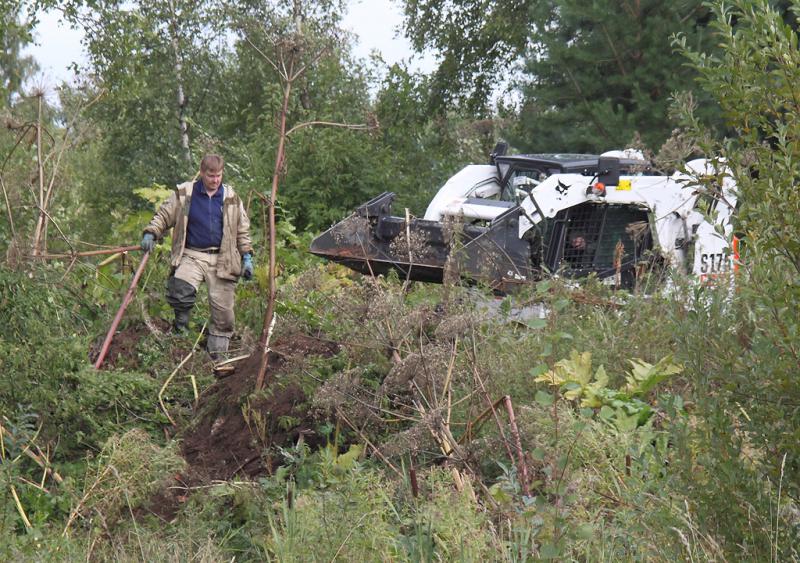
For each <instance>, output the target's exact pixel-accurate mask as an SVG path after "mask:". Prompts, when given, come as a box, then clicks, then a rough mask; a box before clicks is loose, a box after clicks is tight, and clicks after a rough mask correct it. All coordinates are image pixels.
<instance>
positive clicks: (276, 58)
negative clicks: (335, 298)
mask: <svg viewBox="0 0 800 563" xmlns="http://www.w3.org/2000/svg"><path fill="white" fill-rule="evenodd" d="M245 40H246V41H247V43H248V44H249V45H250V46H251V47H253V49H254V50H255V51H256V52H257V53H258V54H259V55H260V56H261V57H262V58H263V59H264V60H265V61H266V62H267V63H268V64H269V65H270V66H271V67H272V68H273V69H274V70H275V71H276V72H277V73H278V76H279V77H280V82H281V89H282V90H283V100H282V103H281V110H280V114H279V116H278V147H277V149H276V151H275V166H274V169H273V172H272V187H271V191H270V198H269V203H268V207H269V274H268V284H269V287H268V294H267V312H266V314H265V315H264V323H263V328H262V330H261V338H260V339H259V347H258V349H259V353H260V354H261V362H260V364H259V368H258V374H257V375H256V391H260V390H261V389H262V388H263V387H264V384H265V383H269V382H268V381H265V379H266V373H267V368H268V365H269V338H270V336H271V334H272V329H273V327H274V323H275V301H276V299H277V281H276V277H277V267H276V258H275V254H276V238H277V229H276V227H275V202H276V201H277V199H278V187H279V185H280V180H281V176H282V175H283V173H284V171H285V166H286V142H287V141H288V138H289V136H290V135H291V134H292V133H294V132H295V131H298V130H300V129H303V128H306V127H312V126H317V125H321V126H329V127H330V126H332V127H344V128H346V129H359V130H366V129H370V126H367V125H353V124H348V123H335V122H330V121H307V122H303V123H299V124H297V125H295V126H294V127H291V128H289V127H288V123H287V118H288V113H289V102H290V101H291V97H292V89H293V87H294V84H295V82H296V81H297V80H299V79H300V78H302V77H303V75H305V73H306V71H307V70H308V67H309V66H311V65H312V64H314V63H316V62H317V61H319V59H321V58H322V57H323V55H325V53H327V52H328V49H327V47H323V48H321V49H318V50H317V51H316V52H315V53H313V55H312V56H311V57H310V58H309V60H308V61H306V62H304V61H303V60H302V58H301V57H302V54H303V50H304V49H303V47H304V45H303V44H304V42H305V37H304V36H303V33H302V31H301V30H298V31H297V32H296V33H294V34H292V35H289V36H286V37H281V38H278V39H276V40H275V41H273V42H272V45H271V47H272V49H273V52H274V54H273V55H269V54H267V53H265V52H264V51H263V50H261V49H260V48H259V47H258V46H257V45H255V43H253V41H252V40H251V39H250V37H247V36H246V37H245Z"/></svg>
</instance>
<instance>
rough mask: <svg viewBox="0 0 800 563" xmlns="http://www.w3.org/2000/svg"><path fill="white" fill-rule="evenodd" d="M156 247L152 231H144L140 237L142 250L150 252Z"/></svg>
mask: <svg viewBox="0 0 800 563" xmlns="http://www.w3.org/2000/svg"><path fill="white" fill-rule="evenodd" d="M155 247H156V237H155V236H153V233H145V234H144V236H143V237H142V250H144V251H145V252H150V251H151V250H153V249H154V248H155Z"/></svg>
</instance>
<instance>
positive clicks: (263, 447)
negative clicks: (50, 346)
mask: <svg viewBox="0 0 800 563" xmlns="http://www.w3.org/2000/svg"><path fill="white" fill-rule="evenodd" d="M157 328H158V329H160V330H163V331H164V332H166V331H167V330H168V329H169V325H168V323H166V321H159V323H158V325H157ZM150 331H152V326H150V327H148V326H146V325H145V324H144V323H139V324H132V325H131V326H128V327H126V328H124V329H122V330H120V331H119V332H118V333H117V334H116V335H115V337H114V340H113V341H112V345H111V347H110V348H109V352H108V354H107V356H106V360H105V362H104V364H103V368H102V369H111V368H113V367H117V366H127V367H131V366H135V365H136V364H137V360H136V350H137V344H138V342H139V341H140V340H141V339H142V338H143V337H145V336H146V335H147V334H148V333H149V332H150ZM98 342H99V343H100V344H102V338H99V339H98ZM98 350H99V344H98V343H97V342H96V343H95V344H94V345H93V346H92V349H91V350H90V354H89V355H90V360H91V361H93V362H94V361H95V360H96V356H97V352H98ZM338 351H339V346H338V345H337V344H335V343H332V342H330V341H327V340H324V339H320V338H316V337H313V336H309V335H305V334H293V335H288V336H284V337H281V338H278V339H277V341H276V342H274V344H273V345H272V346H271V351H270V353H269V354H270V355H269V367H268V371H267V377H268V380H269V381H270V382H271V383H269V384H268V385H265V387H266V388H265V390H264V391H263V392H262V393H258V394H254V393H253V391H254V389H255V382H256V376H257V374H258V368H259V363H260V358H259V355H258V354H257V353H253V354H252V355H251V356H250V357H248V358H246V359H243V360H240V361H239V362H237V363H235V364H234V365H235V369H234V370H233V372H232V373H230V374H229V375H227V376H225V377H220V378H218V379H217V380H216V381H215V382H214V383H213V384H212V385H210V386H209V387H207V388H206V389H204V390H202V391H201V393H200V397H199V400H198V402H197V407H196V409H195V411H194V416H193V418H192V419H191V420H190V421H189V422H188V424H187V425H186V426H185V427H183V428H180V429H178V433H177V438H178V439H179V440H180V453H181V455H182V456H183V457H184V459H185V460H186V464H187V465H186V469H185V470H184V471H183V472H182V473H180V474H177V475H175V477H174V482H172V483H165V486H164V487H163V488H162V490H161V491H160V492H159V493H158V494H156V495H155V496H153V497H152V498H151V499H150V501H149V502H148V503H147V504H146V506H144V507H142V508H140V510H139V511H140V512H142V513H144V514H147V513H149V514H152V515H154V516H156V517H158V518H161V519H164V520H166V521H170V520H172V519H173V518H174V517H175V514H176V513H177V511H178V509H179V508H180V505H181V504H182V503H183V502H185V501H186V498H187V497H188V495H189V494H190V493H191V491H192V490H193V489H194V488H195V487H198V486H202V485H204V484H209V483H212V482H216V481H228V480H232V479H236V478H240V479H253V478H256V477H258V476H261V475H268V474H271V473H272V472H273V471H274V469H275V468H276V465H277V462H276V461H275V460H273V459H272V458H271V457H270V451H272V450H274V447H275V446H282V447H287V446H293V445H294V444H296V443H297V441H298V440H299V439H301V436H302V439H304V440H305V441H307V442H311V443H313V442H314V441H315V437H314V435H313V432H312V429H313V428H314V426H315V425H316V423H317V422H318V421H315V420H314V419H313V415H312V414H311V413H310V412H309V408H308V401H307V397H306V394H305V393H304V391H303V389H301V388H300V386H299V385H298V384H296V383H292V382H286V381H285V380H284V379H282V378H281V377H280V375H281V374H282V373H286V371H287V369H290V368H291V367H292V366H293V365H296V364H298V363H301V362H303V361H305V360H306V359H307V358H309V357H315V356H316V357H331V356H333V355H335V354H336V353H337V352H338ZM188 352H189V350H188V349H187V350H185V353H188ZM174 354H176V355H178V356H180V355H181V351H180V350H178V352H177V353H175V352H174ZM179 362H180V358H177V359H176V362H175V363H176V365H177V364H178V363H179ZM208 366H209V369H213V364H212V363H210V362H209V363H208Z"/></svg>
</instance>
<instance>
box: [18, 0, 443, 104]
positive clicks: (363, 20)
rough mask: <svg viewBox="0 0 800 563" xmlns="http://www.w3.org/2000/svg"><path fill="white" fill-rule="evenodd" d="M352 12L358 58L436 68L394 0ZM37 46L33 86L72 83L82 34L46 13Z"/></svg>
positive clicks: (348, 19) (364, 0) (358, 1)
mask: <svg viewBox="0 0 800 563" xmlns="http://www.w3.org/2000/svg"><path fill="white" fill-rule="evenodd" d="M348 4H349V10H348V13H347V15H346V16H345V18H344V27H345V28H346V29H349V30H350V31H353V32H355V33H356V34H357V35H358V37H359V42H358V44H357V45H355V46H354V52H355V54H356V56H358V57H363V58H366V57H367V56H368V55H369V54H370V52H371V51H372V50H373V49H377V50H378V51H379V52H380V53H381V55H382V56H383V60H384V61H385V62H386V63H387V64H392V63H395V62H399V61H400V60H406V61H407V62H409V63H410V64H409V67H410V68H411V69H414V70H421V71H424V72H429V71H431V70H433V68H434V67H435V59H434V57H433V56H432V55H428V56H426V57H424V58H420V57H416V58H412V57H413V52H412V50H411V46H410V44H409V42H408V41H407V40H406V39H405V38H404V37H402V36H401V35H400V34H399V32H398V29H399V27H400V24H401V23H402V12H401V7H400V6H399V4H397V3H396V2H393V1H392V0H349V1H348ZM35 42H36V44H35V45H34V46H33V47H30V48H28V49H27V50H26V53H30V54H32V55H33V56H34V57H35V58H36V60H37V61H38V62H39V66H40V67H41V71H40V75H39V76H38V77H37V78H36V79H35V80H34V84H35V85H38V86H43V87H45V89H46V90H52V89H54V88H55V87H56V86H57V85H58V84H60V83H61V82H62V81H65V80H66V81H69V80H70V78H71V77H72V73H71V72H70V71H69V70H68V66H69V65H70V64H71V63H73V62H79V63H80V62H83V61H85V57H84V55H83V52H82V48H81V43H80V42H81V33H80V32H79V31H76V30H73V29H70V27H69V25H67V24H63V23H61V22H60V20H59V15H58V14H57V13H56V12H51V13H48V14H45V15H43V16H42V18H41V22H40V24H39V26H38V28H37V30H36V34H35Z"/></svg>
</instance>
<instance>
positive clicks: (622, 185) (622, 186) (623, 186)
mask: <svg viewBox="0 0 800 563" xmlns="http://www.w3.org/2000/svg"><path fill="white" fill-rule="evenodd" d="M617 191H618V192H629V191H631V181H630V180H620V181H619V185H618V186H617Z"/></svg>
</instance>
